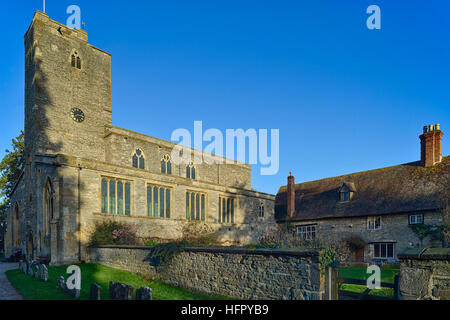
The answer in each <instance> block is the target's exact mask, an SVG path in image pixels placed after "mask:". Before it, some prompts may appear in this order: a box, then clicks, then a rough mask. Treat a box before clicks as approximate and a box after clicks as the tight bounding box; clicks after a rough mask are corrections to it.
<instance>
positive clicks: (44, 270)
mask: <svg viewBox="0 0 450 320" xmlns="http://www.w3.org/2000/svg"><path fill="white" fill-rule="evenodd" d="M41 280H43V281H45V282H48V269H47V266H46V265H45V264H43V265H41Z"/></svg>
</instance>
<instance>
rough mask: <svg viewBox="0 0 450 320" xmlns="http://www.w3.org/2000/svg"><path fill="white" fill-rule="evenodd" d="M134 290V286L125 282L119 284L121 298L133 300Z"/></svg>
mask: <svg viewBox="0 0 450 320" xmlns="http://www.w3.org/2000/svg"><path fill="white" fill-rule="evenodd" d="M133 290H134V288H133V287H132V286H128V285H126V284H125V283H120V284H119V297H118V298H119V300H131V299H132V298H133Z"/></svg>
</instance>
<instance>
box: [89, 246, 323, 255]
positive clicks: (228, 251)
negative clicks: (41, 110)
mask: <svg viewBox="0 0 450 320" xmlns="http://www.w3.org/2000/svg"><path fill="white" fill-rule="evenodd" d="M90 248H99V249H102V248H105V249H136V250H150V249H152V247H145V246H119V245H109V246H90ZM184 251H185V252H204V253H225V254H248V255H264V256H277V257H278V256H289V257H318V256H319V250H318V249H247V248H243V247H205V248H201V247H186V248H184Z"/></svg>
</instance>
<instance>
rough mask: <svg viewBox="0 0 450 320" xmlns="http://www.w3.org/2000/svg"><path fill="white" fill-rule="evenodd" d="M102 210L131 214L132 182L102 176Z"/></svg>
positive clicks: (107, 212)
mask: <svg viewBox="0 0 450 320" xmlns="http://www.w3.org/2000/svg"><path fill="white" fill-rule="evenodd" d="M101 210H102V213H105V214H117V215H124V214H125V215H126V216H130V215H131V183H130V182H126V181H123V180H119V179H114V178H102V180H101Z"/></svg>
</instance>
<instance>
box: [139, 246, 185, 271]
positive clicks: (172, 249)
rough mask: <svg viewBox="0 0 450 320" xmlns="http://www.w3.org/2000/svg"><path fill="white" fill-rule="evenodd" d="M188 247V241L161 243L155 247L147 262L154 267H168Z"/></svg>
mask: <svg viewBox="0 0 450 320" xmlns="http://www.w3.org/2000/svg"><path fill="white" fill-rule="evenodd" d="M188 245H189V243H188V242H186V241H179V242H168V243H160V244H158V245H156V246H155V247H153V249H152V251H151V252H150V254H149V255H148V257H147V258H146V259H145V261H149V262H150V264H151V265H153V266H166V265H168V264H169V263H170V262H171V261H172V259H173V258H174V257H175V256H176V255H177V254H179V253H181V252H183V251H184V248H186V247H187V246H188Z"/></svg>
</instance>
